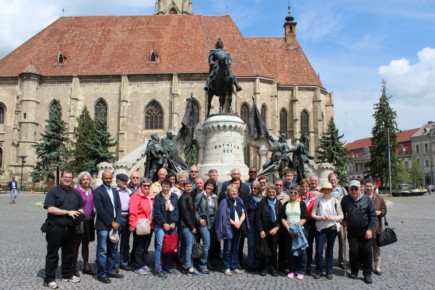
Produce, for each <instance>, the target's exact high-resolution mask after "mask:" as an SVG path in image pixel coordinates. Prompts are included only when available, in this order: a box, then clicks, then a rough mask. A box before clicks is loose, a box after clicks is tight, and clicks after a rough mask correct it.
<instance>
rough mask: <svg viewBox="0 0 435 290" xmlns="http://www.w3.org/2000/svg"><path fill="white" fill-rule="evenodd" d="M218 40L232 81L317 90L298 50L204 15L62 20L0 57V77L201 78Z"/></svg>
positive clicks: (317, 82)
mask: <svg viewBox="0 0 435 290" xmlns="http://www.w3.org/2000/svg"><path fill="white" fill-rule="evenodd" d="M219 37H220V38H222V40H223V42H224V46H225V47H224V48H225V49H226V50H228V51H229V52H230V53H231V57H232V60H233V66H232V69H233V72H234V74H235V75H236V76H263V77H267V78H273V79H275V80H276V81H277V82H278V83H280V84H282V85H285V84H288V85H316V86H320V87H323V85H322V83H321V81H320V79H319V77H318V76H317V75H316V73H315V72H314V70H313V68H312V67H311V64H310V63H309V61H308V59H307V57H306V56H305V54H304V52H303V51H302V48H301V47H300V46H299V45H297V46H288V45H286V44H285V41H284V38H278V37H275V38H273V37H268V38H262V37H259V38H245V37H243V35H242V34H241V32H240V30H239V29H238V27H237V26H236V24H235V23H234V21H233V20H232V18H231V17H230V16H202V15H152V16H151V15H150V16H86V17H62V18H59V19H58V20H56V21H55V22H54V23H52V24H51V25H49V26H48V27H46V28H45V29H44V30H42V31H41V32H39V33H38V34H36V35H35V36H33V37H32V38H31V39H29V40H28V41H26V42H25V43H24V44H22V45H21V46H20V47H18V48H17V49H15V50H14V51H12V52H11V53H10V54H8V55H7V56H6V57H4V58H3V59H1V60H0V77H13V76H17V75H19V74H20V73H21V72H23V71H25V70H26V68H28V66H29V64H32V65H33V66H34V67H36V68H37V72H38V73H39V74H41V75H43V76H72V75H79V76H80V75H81V76H89V75H121V74H129V75H132V74H172V73H179V74H182V73H204V74H207V73H208V72H209V67H208V54H209V51H210V49H211V48H214V46H215V43H216V41H217V39H218V38H219ZM152 50H154V51H155V53H156V54H157V61H155V62H151V61H150V53H151V51H152ZM60 51H61V52H62V55H63V56H64V60H63V62H62V63H59V62H58V57H59V52H60Z"/></svg>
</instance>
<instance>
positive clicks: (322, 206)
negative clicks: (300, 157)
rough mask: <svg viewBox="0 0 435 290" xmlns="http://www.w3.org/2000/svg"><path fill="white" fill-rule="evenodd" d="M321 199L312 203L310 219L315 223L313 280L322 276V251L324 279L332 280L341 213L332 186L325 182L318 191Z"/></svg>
mask: <svg viewBox="0 0 435 290" xmlns="http://www.w3.org/2000/svg"><path fill="white" fill-rule="evenodd" d="M320 192H321V193H322V197H320V198H318V199H317V200H316V202H315V203H314V206H313V209H312V212H311V218H312V219H313V220H314V221H315V222H316V274H315V275H314V279H319V278H320V276H321V275H322V274H323V250H324V248H325V243H326V244H327V250H326V278H327V279H328V280H331V279H332V274H333V272H334V270H333V267H332V264H333V261H334V243H335V239H336V238H337V234H338V232H339V231H340V222H341V220H342V219H343V211H342V210H341V205H340V202H339V201H338V200H337V199H336V198H334V197H333V196H332V194H331V193H332V185H331V183H329V182H325V183H324V184H323V185H322V188H321V189H320Z"/></svg>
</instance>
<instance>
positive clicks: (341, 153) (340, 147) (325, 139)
mask: <svg viewBox="0 0 435 290" xmlns="http://www.w3.org/2000/svg"><path fill="white" fill-rule="evenodd" d="M343 136H344V135H340V134H339V133H338V129H337V128H336V126H335V122H334V117H332V118H331V119H330V120H329V122H328V125H327V129H326V131H325V132H324V133H323V134H322V138H321V139H320V145H319V149H318V150H317V153H318V155H317V159H318V162H319V163H326V162H327V163H330V164H332V165H334V166H335V172H336V173H337V175H338V179H339V180H340V183H341V184H345V183H346V182H347V174H346V154H347V149H346V148H345V147H344V143H343V142H341V140H340V139H341V138H343Z"/></svg>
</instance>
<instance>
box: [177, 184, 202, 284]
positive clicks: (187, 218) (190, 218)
mask: <svg viewBox="0 0 435 290" xmlns="http://www.w3.org/2000/svg"><path fill="white" fill-rule="evenodd" d="M192 189H193V183H192V181H190V180H186V181H184V193H183V194H182V195H181V196H180V198H179V199H178V210H179V212H180V234H181V239H182V243H181V247H180V254H181V258H180V259H181V263H182V264H183V269H184V270H185V271H186V272H187V275H188V276H197V275H200V274H201V273H199V272H198V271H197V270H196V269H195V268H194V267H193V260H192V249H193V241H194V238H195V237H194V235H195V234H196V216H195V214H196V213H195V206H194V205H193V200H192V196H191V194H192Z"/></svg>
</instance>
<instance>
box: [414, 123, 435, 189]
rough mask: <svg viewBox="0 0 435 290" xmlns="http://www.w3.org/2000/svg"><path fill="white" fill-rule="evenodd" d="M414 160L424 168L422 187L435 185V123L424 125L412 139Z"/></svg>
mask: <svg viewBox="0 0 435 290" xmlns="http://www.w3.org/2000/svg"><path fill="white" fill-rule="evenodd" d="M411 144H412V150H413V160H418V161H419V162H420V164H421V166H422V167H423V171H424V180H422V185H423V186H427V185H434V184H435V164H434V162H435V122H433V121H429V122H427V123H426V124H424V125H423V126H422V127H421V128H420V129H418V131H417V132H415V134H414V135H412V138H411Z"/></svg>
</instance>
